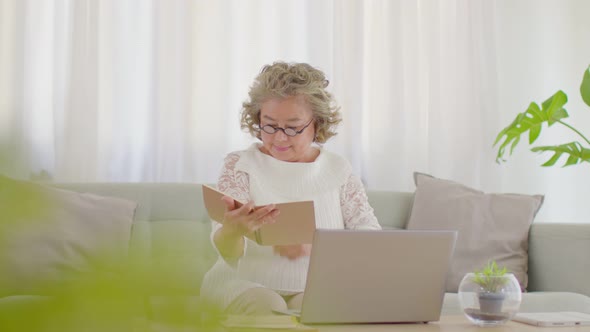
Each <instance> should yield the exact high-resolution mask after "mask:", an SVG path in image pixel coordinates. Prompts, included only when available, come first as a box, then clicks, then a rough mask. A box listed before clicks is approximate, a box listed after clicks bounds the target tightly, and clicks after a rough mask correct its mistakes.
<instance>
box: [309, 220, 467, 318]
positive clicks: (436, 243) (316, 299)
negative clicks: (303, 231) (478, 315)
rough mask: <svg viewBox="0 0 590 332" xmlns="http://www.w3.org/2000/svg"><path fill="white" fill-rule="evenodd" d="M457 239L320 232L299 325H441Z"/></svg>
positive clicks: (447, 234)
mask: <svg viewBox="0 0 590 332" xmlns="http://www.w3.org/2000/svg"><path fill="white" fill-rule="evenodd" d="M456 238H457V233H456V232H454V231H414V230H381V231H374V230H373V231H371V230H326V229H318V230H316V232H315V236H314V239H313V249H312V252H311V257H310V263H309V270H308V273H307V283H306V286H305V293H304V294H303V303H302V307H301V312H300V315H299V319H300V322H301V323H303V324H361V323H415V322H420V323H426V322H430V321H437V320H439V319H440V313H441V308H442V302H443V297H444V293H445V282H446V276H447V272H448V270H449V266H450V262H451V257H452V255H453V250H454V247H455V241H456Z"/></svg>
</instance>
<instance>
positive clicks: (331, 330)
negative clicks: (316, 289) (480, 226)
mask: <svg viewBox="0 0 590 332" xmlns="http://www.w3.org/2000/svg"><path fill="white" fill-rule="evenodd" d="M314 327H316V328H317V329H318V331H320V332H361V331H362V332H381V331H388V332H389V331H393V332H394V331H410V332H412V331H414V332H418V331H443V332H469V331H478V332H507V331H510V332H512V331H518V332H521V331H522V332H527V331H543V332H553V331H557V332H569V331H589V332H590V326H575V327H573V326H572V327H536V326H532V325H528V324H523V323H518V322H514V321H509V322H507V323H505V324H502V325H499V326H494V327H479V326H476V325H474V324H472V323H471V322H470V321H469V320H468V319H467V318H466V317H465V316H461V315H458V316H441V317H440V321H437V322H431V323H428V324H369V325H366V324H363V325H331V326H322V325H317V326H314Z"/></svg>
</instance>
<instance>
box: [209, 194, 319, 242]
mask: <svg viewBox="0 0 590 332" xmlns="http://www.w3.org/2000/svg"><path fill="white" fill-rule="evenodd" d="M223 196H229V197H231V196H230V195H226V194H224V193H223V192H221V191H219V190H217V189H216V188H213V187H211V186H208V185H205V184H204V185H203V201H204V203H205V208H206V209H207V212H208V214H209V217H210V218H211V219H213V220H215V221H217V222H219V223H223V215H224V214H225V203H223V201H222V200H221V197H223ZM234 200H235V201H236V204H238V206H242V205H243V204H244V203H245V202H241V201H239V200H237V199H235V198H234ZM275 206H276V208H277V209H278V210H279V211H281V213H280V214H279V216H278V217H277V220H276V222H275V223H272V224H266V225H264V226H262V227H261V228H259V229H258V230H257V231H256V232H254V233H253V234H250V235H248V238H250V239H251V240H253V241H256V242H257V243H258V244H260V245H267V246H271V245H289V244H305V243H311V242H312V241H313V235H314V232H315V214H314V205H313V201H299V202H289V203H278V204H275Z"/></svg>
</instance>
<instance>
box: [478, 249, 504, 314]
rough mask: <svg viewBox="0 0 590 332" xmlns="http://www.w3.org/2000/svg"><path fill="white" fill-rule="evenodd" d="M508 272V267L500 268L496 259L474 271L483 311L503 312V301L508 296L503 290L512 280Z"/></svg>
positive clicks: (480, 305) (480, 307)
mask: <svg viewBox="0 0 590 332" xmlns="http://www.w3.org/2000/svg"><path fill="white" fill-rule="evenodd" d="M506 272H507V270H506V267H503V268H499V267H498V264H496V261H490V262H488V264H487V265H486V266H484V268H483V269H481V270H480V271H475V272H474V274H473V278H472V280H473V282H474V283H476V284H477V285H479V287H480V291H479V292H478V294H477V296H478V299H479V309H480V310H481V312H485V313H500V312H502V302H504V299H505V297H506V294H504V292H503V291H502V290H503V287H504V285H506V284H507V283H508V281H509V280H510V279H509V278H508V276H507V275H506Z"/></svg>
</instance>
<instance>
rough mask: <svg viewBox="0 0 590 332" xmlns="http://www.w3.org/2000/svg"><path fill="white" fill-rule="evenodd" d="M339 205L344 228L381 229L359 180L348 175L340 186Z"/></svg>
mask: <svg viewBox="0 0 590 332" xmlns="http://www.w3.org/2000/svg"><path fill="white" fill-rule="evenodd" d="M340 206H341V207H342V217H343V218H344V228H346V229H381V225H379V222H378V221H377V218H376V217H375V214H374V213H373V208H372V207H371V205H369V200H368V198H367V194H366V192H365V187H364V186H363V183H362V182H361V180H360V179H359V178H358V177H356V176H354V175H350V177H349V178H348V181H347V182H346V183H345V184H344V185H343V186H342V187H341V188H340Z"/></svg>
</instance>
